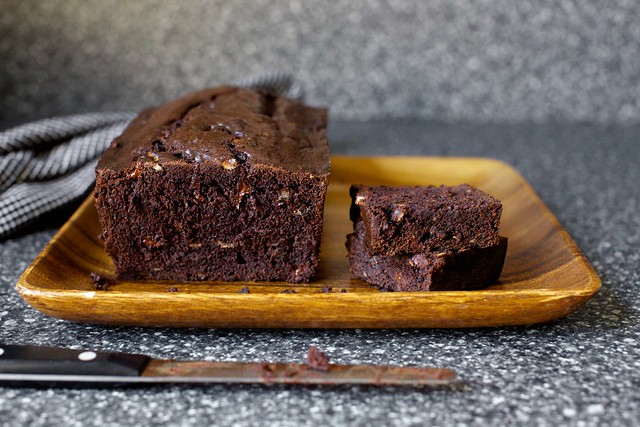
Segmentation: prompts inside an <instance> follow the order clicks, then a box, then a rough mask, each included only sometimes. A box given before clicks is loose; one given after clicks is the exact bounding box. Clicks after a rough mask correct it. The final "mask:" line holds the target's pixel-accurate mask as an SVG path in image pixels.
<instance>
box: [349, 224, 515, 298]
mask: <svg viewBox="0 0 640 427" xmlns="http://www.w3.org/2000/svg"><path fill="white" fill-rule="evenodd" d="M346 246H347V251H348V255H349V262H350V264H351V273H352V274H353V276H354V277H356V278H358V279H361V280H363V281H365V282H367V283H369V284H371V285H373V286H375V287H376V288H378V289H380V290H383V291H396V292H411V291H453V290H464V291H468V290H475V289H482V288H484V287H486V286H488V285H490V284H492V283H493V282H495V281H496V280H498V277H500V273H501V272H502V267H503V264H504V259H505V255H506V252H507V239H506V238H505V237H500V238H499V239H498V243H497V244H492V245H489V246H486V247H483V248H478V247H474V248H469V249H466V250H462V251H459V252H456V253H451V252H449V253H446V252H440V253H437V252H426V253H418V254H408V255H372V254H370V253H369V251H368V249H367V246H366V243H365V238H364V227H363V226H362V224H361V223H360V224H359V225H358V226H357V227H356V232H355V233H352V234H349V235H348V236H347V244H346Z"/></svg>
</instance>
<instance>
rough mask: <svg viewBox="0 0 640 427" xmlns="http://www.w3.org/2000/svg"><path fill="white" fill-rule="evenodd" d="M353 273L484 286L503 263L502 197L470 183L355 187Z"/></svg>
mask: <svg viewBox="0 0 640 427" xmlns="http://www.w3.org/2000/svg"><path fill="white" fill-rule="evenodd" d="M350 194H351V199H352V203H351V211H350V216H351V220H352V221H353V225H354V231H355V232H354V233H352V234H349V235H348V236H347V243H346V246H347V250H348V255H349V261H350V263H351V272H352V274H353V275H354V276H355V277H357V278H359V279H362V280H364V281H365V282H367V283H370V284H372V285H374V286H375V287H377V288H378V289H380V290H385V291H435V290H471V289H479V288H483V287H486V286H488V285H490V284H491V283H493V282H495V281H496V280H497V279H498V277H499V276H500V273H501V271H502V266H503V264H504V259H505V255H506V251H507V239H506V238H505V237H502V236H500V235H499V227H500V215H501V214H502V203H501V202H500V201H499V200H497V199H495V198H493V197H491V196H490V195H488V194H486V193H484V192H482V191H481V190H478V189H477V188H474V187H471V186H469V185H466V184H464V185H458V186H455V187H447V186H440V187H433V186H427V187H385V186H366V185H354V186H352V187H351V190H350Z"/></svg>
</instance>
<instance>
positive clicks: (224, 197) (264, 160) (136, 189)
mask: <svg viewBox="0 0 640 427" xmlns="http://www.w3.org/2000/svg"><path fill="white" fill-rule="evenodd" d="M326 119H327V116H326V110H324V109H317V108H311V107H307V106H304V105H302V104H299V103H297V102H294V101H291V100H288V99H284V98H279V97H274V96H271V95H267V94H263V93H260V92H255V91H250V90H245V89H240V88H234V87H220V88H213V89H207V90H203V91H199V92H195V93H192V94H189V95H187V96H185V97H183V98H180V99H178V100H176V101H174V102H171V103H169V104H166V105H164V106H162V107H159V108H156V109H153V110H148V111H145V112H143V113H141V114H140V115H139V116H138V117H137V118H136V119H135V120H134V121H133V122H132V123H131V125H130V126H129V127H128V128H127V129H126V130H125V132H124V133H123V134H122V135H121V136H120V137H118V138H117V139H116V140H114V141H113V143H112V144H111V146H110V148H109V149H108V150H107V151H106V152H105V153H104V155H103V157H102V158H101V160H100V162H99V164H98V167H97V169H96V175H97V179H96V190H95V199H96V207H97V210H98V216H99V219H100V223H101V225H102V228H103V234H102V236H103V240H104V244H105V249H106V251H107V253H108V254H109V255H110V256H111V257H112V258H113V261H114V264H115V267H116V275H117V278H119V279H151V280H176V281H188V280H222V281H237V280H269V281H275V280H283V281H289V282H304V281H308V280H309V279H310V278H311V277H312V276H313V274H314V272H315V268H316V265H317V263H318V255H319V249H320V236H321V233H322V215H323V208H324V201H325V196H326V190H327V182H328V176H329V149H328V145H327V140H326Z"/></svg>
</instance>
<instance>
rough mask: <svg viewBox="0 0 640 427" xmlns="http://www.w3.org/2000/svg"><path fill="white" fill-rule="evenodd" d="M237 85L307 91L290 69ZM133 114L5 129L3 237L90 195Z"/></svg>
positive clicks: (0, 184) (0, 178) (1, 148)
mask: <svg viewBox="0 0 640 427" xmlns="http://www.w3.org/2000/svg"><path fill="white" fill-rule="evenodd" d="M237 84H238V85H239V86H244V87H249V88H253V89H260V90H263V91H266V92H271V93H273V94H277V95H283V96H287V97H289V98H293V99H298V100H302V98H303V95H304V94H303V90H302V87H301V85H300V84H299V83H298V82H297V81H296V80H295V79H294V78H293V77H292V76H291V75H289V74H286V73H270V74H265V75H261V76H257V77H254V78H248V79H245V80H241V81H239V82H237ZM133 117H134V115H133V114H129V113H88V114H78V115H74V116H66V117H57V118H52V119H45V120H41V121H38V122H33V123H28V124H25V125H22V126H18V127H15V128H13V129H9V130H7V131H4V132H0V240H5V239H7V238H9V237H11V236H13V235H14V234H15V233H16V232H18V231H20V230H22V229H24V228H25V227H27V226H28V225H29V224H31V223H33V222H34V221H35V220H37V219H39V218H42V217H43V216H44V215H46V214H47V213H50V212H52V211H54V210H58V209H61V208H64V207H69V206H70V205H71V204H73V203H74V202H77V201H78V200H80V199H81V198H82V197H83V196H85V195H86V194H88V192H89V191H90V189H91V188H92V186H93V183H94V180H95V167H96V164H97V162H98V158H99V157H100V154H101V153H102V152H103V151H104V150H105V149H106V148H107V147H108V146H109V143H110V142H111V141H112V140H113V139H114V138H116V137H117V136H118V135H120V134H121V133H122V131H123V130H124V128H125V127H126V126H127V123H128V122H129V121H130V120H131V119H132V118H133Z"/></svg>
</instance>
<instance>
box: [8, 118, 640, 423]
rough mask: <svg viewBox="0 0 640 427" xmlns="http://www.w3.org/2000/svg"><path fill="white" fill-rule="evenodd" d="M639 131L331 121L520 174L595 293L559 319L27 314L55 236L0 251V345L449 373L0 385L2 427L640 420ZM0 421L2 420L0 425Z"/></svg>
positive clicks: (350, 145) (362, 139)
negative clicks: (243, 326)
mask: <svg viewBox="0 0 640 427" xmlns="http://www.w3.org/2000/svg"><path fill="white" fill-rule="evenodd" d="M638 135H640V127H600V126H591V125H508V126H506V125H505V126H502V125H471V124H466V125H443V124H424V123H417V122H404V123H402V122H401V123H391V122H384V121H382V122H376V123H372V122H369V123H353V122H352V123H348V122H338V123H334V124H333V125H332V128H331V132H330V136H331V143H332V149H333V153H334V154H340V155H343V154H354V155H355V154H358V155H450V156H458V155H460V156H485V157H494V158H498V159H501V160H504V161H506V162H508V163H509V164H511V165H513V166H514V167H516V168H517V169H518V170H519V171H520V172H521V173H522V174H523V175H524V176H525V178H526V179H527V180H528V181H529V182H530V183H531V184H532V185H533V187H534V188H535V189H536V191H537V192H538V193H539V194H540V196H541V197H542V199H543V200H544V201H545V202H546V203H547V204H548V206H549V207H550V208H551V210H552V211H553V212H554V213H555V215H556V216H557V217H558V219H559V220H560V222H561V223H562V224H563V225H564V226H565V228H566V229H567V230H568V231H569V233H570V234H571V236H572V237H573V238H574V240H575V241H576V242H577V243H578V245H579V246H580V248H581V249H582V250H583V251H584V253H585V254H586V256H587V257H588V259H589V260H590V261H591V262H592V264H593V266H594V267H595V269H596V270H597V272H598V273H599V274H600V276H601V278H602V281H603V287H602V290H601V291H600V293H599V294H598V295H597V296H596V297H595V298H594V299H593V300H592V301H591V302H590V303H589V304H588V305H587V306H586V307H585V308H583V309H581V310H579V311H578V312H576V313H574V314H572V315H570V316H568V317H566V318H565V319H562V320H559V321H555V322H552V323H548V324H543V325H537V326H532V327H523V328H499V329H479V330H400V331H398V330H396V331H394V330H390V331H368V330H335V331H334V330H319V331H303V330H278V331H261V330H195V329H183V330H178V329H175V330H172V329H143V328H124V327H106V326H92V325H80V324H71V323H67V322H64V321H59V320H55V319H52V318H49V317H46V316H44V315H42V314H40V313H39V312H37V311H35V310H33V309H31V308H30V307H28V306H27V305H26V304H25V303H24V302H23V301H22V300H21V299H20V298H19V297H18V295H17V294H16V292H15V291H14V284H15V283H16V281H17V279H18V277H19V275H20V274H21V273H22V272H23V271H24V269H25V268H26V267H27V266H28V265H29V263H30V262H31V261H32V260H33V259H34V258H35V257H36V255H37V254H38V253H39V251H40V250H41V249H42V247H43V246H44V245H45V243H46V242H47V241H48V240H49V238H50V237H51V236H52V235H53V234H54V232H55V229H53V228H47V229H39V230H33V232H32V233H31V234H28V235H25V236H23V237H20V238H16V239H13V240H10V241H7V242H4V243H2V244H0V324H1V325H2V328H1V329H0V342H4V343H9V344H46V345H56V346H64V347H75V348H92V349H99V350H114V351H127V352H139V353H144V354H148V355H151V356H156V357H163V358H178V359H190V358H205V359H219V360H246V361H262V360H274V361H289V360H301V358H302V357H303V355H304V354H305V352H306V350H307V348H308V346H309V344H315V345H316V346H318V347H319V348H321V349H323V350H325V351H326V352H327V353H328V355H329V356H330V357H331V359H332V360H333V361H334V362H336V363H381V364H401V365H404V364H420V365H437V366H443V367H450V368H454V369H456V370H457V371H458V373H459V377H460V379H461V383H460V384H458V385H455V386H452V387H446V388H439V389H435V390H421V391H416V390H405V389H398V388H381V389H374V388H363V387H347V388H327V389H321V388H302V387H300V388H296V387H279V386H273V387H261V386H212V387H201V386H198V387H189V386H170V387H152V388H143V389H140V388H137V389H116V390H102V389H92V390H64V389H62V390H61V389H58V390H53V389H50V390H48V389H39V390H37V389H29V388H24V389H18V388H0V419H1V420H3V422H8V423H9V424H10V425H20V424H25V425H27V424H28V425H65V426H81V425H82V426H84V425H122V424H135V425H140V424H146V425H148V424H155V423H158V424H160V423H170V424H173V425H176V424H184V425H189V424H197V425H209V424H220V425H285V426H287V425H290V426H299V425H363V426H364V425H425V424H427V425H429V424H435V425H503V424H536V425H558V424H569V425H595V424H606V425H637V424H638V422H639V421H640V406H639V405H638V402H639V401H640V358H639V357H638V352H639V351H638V350H639V347H640V345H639V344H640V315H639V310H638V304H637V301H638V299H640V267H639V264H640V252H639V251H638V248H640V193H639V192H638V186H637V183H638V182H640V168H638V158H640V156H639V155H638V154H639V153H640V148H639V147H640V146H639V145H638V141H637V139H638ZM1 423H2V422H0V424H1Z"/></svg>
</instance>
